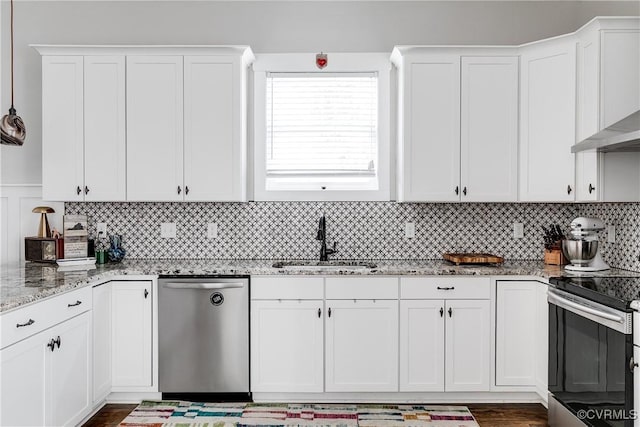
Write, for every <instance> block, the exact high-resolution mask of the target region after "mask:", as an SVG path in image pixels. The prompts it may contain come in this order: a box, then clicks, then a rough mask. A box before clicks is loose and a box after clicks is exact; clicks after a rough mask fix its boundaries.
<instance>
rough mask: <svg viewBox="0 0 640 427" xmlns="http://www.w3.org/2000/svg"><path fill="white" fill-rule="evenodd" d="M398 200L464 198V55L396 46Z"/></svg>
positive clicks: (393, 58)
mask: <svg viewBox="0 0 640 427" xmlns="http://www.w3.org/2000/svg"><path fill="white" fill-rule="evenodd" d="M392 60H393V61H394V63H395V65H396V67H397V68H398V76H399V82H398V112H399V118H398V196H397V197H398V201H402V202H417V201H457V200H459V199H460V190H461V189H460V55H456V54H445V53H420V54H411V53H409V52H408V51H403V50H400V49H399V48H396V49H395V50H394V53H393V56H392Z"/></svg>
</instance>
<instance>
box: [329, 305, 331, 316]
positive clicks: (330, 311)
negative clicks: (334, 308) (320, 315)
mask: <svg viewBox="0 0 640 427" xmlns="http://www.w3.org/2000/svg"><path fill="white" fill-rule="evenodd" d="M328 314H329V317H331V307H329V311H328Z"/></svg>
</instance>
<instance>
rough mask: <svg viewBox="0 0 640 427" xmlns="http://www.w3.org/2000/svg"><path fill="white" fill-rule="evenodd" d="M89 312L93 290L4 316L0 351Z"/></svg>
mask: <svg viewBox="0 0 640 427" xmlns="http://www.w3.org/2000/svg"><path fill="white" fill-rule="evenodd" d="M78 301H79V302H80V304H78ZM87 310H91V286H86V287H84V288H81V289H77V290H74V291H71V292H67V293H64V294H62V295H58V296H55V297H53V298H49V299H45V300H43V301H40V302H37V303H34V304H31V305H29V306H26V307H23V308H19V309H17V310H14V311H10V312H8V313H6V314H3V315H2V316H0V330H1V331H2V335H1V336H0V348H4V347H7V346H9V345H11V344H13V343H15V342H18V341H20V340H22V339H24V338H27V337H29V336H31V335H33V334H35V333H37V332H40V331H43V330H45V329H47V328H49V327H51V326H53V325H56V324H58V323H60V322H63V321H65V320H67V319H70V318H72V317H73V316H76V315H78V314H80V313H83V312H85V311H87ZM18 325H24V326H18Z"/></svg>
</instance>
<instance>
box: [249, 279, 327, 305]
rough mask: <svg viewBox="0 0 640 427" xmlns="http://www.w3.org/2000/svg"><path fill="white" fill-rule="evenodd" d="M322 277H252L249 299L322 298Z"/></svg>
mask: <svg viewBox="0 0 640 427" xmlns="http://www.w3.org/2000/svg"><path fill="white" fill-rule="evenodd" d="M323 284H324V279H323V278H322V277H282V276H274V277H252V278H251V299H253V300H274V299H305V300H306V299H323V298H324V289H323Z"/></svg>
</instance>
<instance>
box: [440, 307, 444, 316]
mask: <svg viewBox="0 0 640 427" xmlns="http://www.w3.org/2000/svg"><path fill="white" fill-rule="evenodd" d="M442 316H444V308H442V307H440V317H442Z"/></svg>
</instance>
